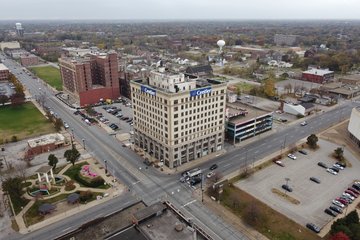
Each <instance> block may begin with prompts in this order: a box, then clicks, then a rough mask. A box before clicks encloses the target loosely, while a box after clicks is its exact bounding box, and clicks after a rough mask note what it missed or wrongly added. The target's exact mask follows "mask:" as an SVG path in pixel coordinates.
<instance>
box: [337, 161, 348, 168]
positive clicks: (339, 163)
mask: <svg viewBox="0 0 360 240" xmlns="http://www.w3.org/2000/svg"><path fill="white" fill-rule="evenodd" d="M336 164H338V165H340V166H342V167H343V168H346V163H341V162H336Z"/></svg>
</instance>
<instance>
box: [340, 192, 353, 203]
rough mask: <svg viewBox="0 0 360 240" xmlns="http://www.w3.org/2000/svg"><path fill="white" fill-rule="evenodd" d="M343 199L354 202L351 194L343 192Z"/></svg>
mask: <svg viewBox="0 0 360 240" xmlns="http://www.w3.org/2000/svg"><path fill="white" fill-rule="evenodd" d="M342 196H343V197H345V198H348V199H350V200H351V201H354V200H355V197H353V196H352V195H351V194H349V193H346V192H344V193H343V194H342Z"/></svg>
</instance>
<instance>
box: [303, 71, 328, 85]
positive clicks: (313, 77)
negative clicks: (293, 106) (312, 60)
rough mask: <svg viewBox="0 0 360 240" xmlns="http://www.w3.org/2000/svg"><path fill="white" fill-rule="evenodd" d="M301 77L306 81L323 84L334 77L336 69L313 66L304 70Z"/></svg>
mask: <svg viewBox="0 0 360 240" xmlns="http://www.w3.org/2000/svg"><path fill="white" fill-rule="evenodd" d="M301 78H302V80H304V81H309V82H314V83H320V84H323V83H325V82H329V81H331V80H333V79H334V71H330V70H329V69H317V68H311V69H309V70H307V71H304V72H303V73H302V76H301Z"/></svg>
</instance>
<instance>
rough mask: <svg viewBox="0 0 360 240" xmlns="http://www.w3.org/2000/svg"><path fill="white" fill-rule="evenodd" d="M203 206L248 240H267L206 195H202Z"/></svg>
mask: <svg viewBox="0 0 360 240" xmlns="http://www.w3.org/2000/svg"><path fill="white" fill-rule="evenodd" d="M204 205H205V206H206V207H207V208H209V209H210V210H211V211H212V212H213V213H215V214H216V215H217V216H218V217H219V218H220V219H223V220H224V221H225V222H227V223H228V224H230V225H232V226H233V227H234V228H235V229H237V230H238V231H239V232H241V233H243V234H244V235H246V237H248V238H249V239H250V240H268V238H267V237H265V236H264V235H262V234H261V233H259V232H258V231H256V230H255V229H253V228H252V227H251V226H247V225H246V223H244V222H243V220H242V219H241V218H239V217H238V216H236V215H235V214H233V213H232V212H230V211H229V210H227V209H226V208H224V207H223V206H222V205H221V204H219V203H217V202H216V201H213V200H212V199H210V198H209V197H208V196H207V195H206V194H204Z"/></svg>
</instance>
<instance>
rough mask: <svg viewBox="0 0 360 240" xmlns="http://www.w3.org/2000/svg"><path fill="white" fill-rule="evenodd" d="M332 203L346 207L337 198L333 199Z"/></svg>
mask: <svg viewBox="0 0 360 240" xmlns="http://www.w3.org/2000/svg"><path fill="white" fill-rule="evenodd" d="M332 203H333V204H334V205H336V206H338V207H341V208H344V207H345V205H344V204H343V203H341V202H339V201H338V200H336V199H334V200H332Z"/></svg>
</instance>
